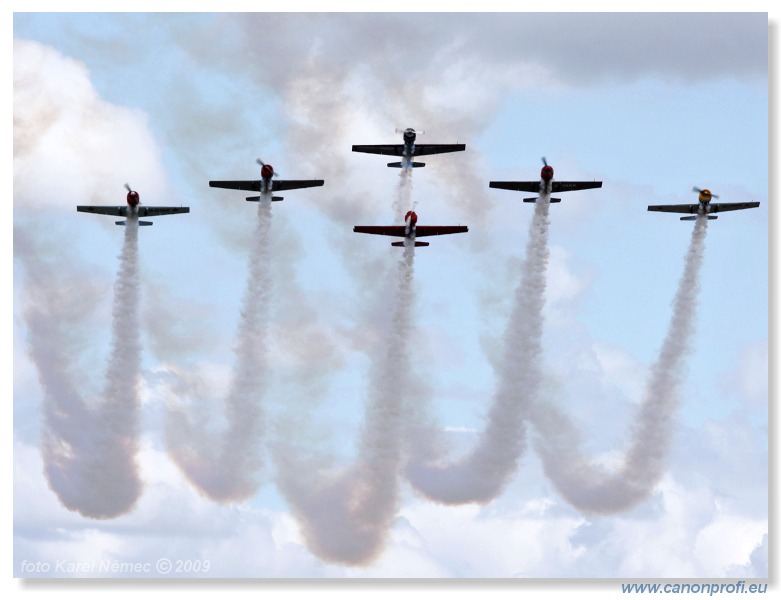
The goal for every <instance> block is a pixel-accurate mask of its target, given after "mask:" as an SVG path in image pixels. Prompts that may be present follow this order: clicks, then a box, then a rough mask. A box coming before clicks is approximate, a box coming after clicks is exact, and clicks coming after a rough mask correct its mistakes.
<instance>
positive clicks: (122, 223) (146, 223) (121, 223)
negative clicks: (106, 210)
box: [114, 221, 154, 227]
mask: <svg viewBox="0 0 781 600" xmlns="http://www.w3.org/2000/svg"><path fill="white" fill-rule="evenodd" d="M126 222H127V221H114V224H115V225H122V226H123V227H124V226H125V223H126ZM144 225H147V226H149V225H154V223H152V221H139V222H138V226H139V227H142V226H144Z"/></svg>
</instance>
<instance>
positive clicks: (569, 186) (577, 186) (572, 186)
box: [551, 181, 602, 194]
mask: <svg viewBox="0 0 781 600" xmlns="http://www.w3.org/2000/svg"><path fill="white" fill-rule="evenodd" d="M601 187H602V182H601V181H551V193H554V194H555V193H559V192H574V191H577V190H591V189H594V188H601Z"/></svg>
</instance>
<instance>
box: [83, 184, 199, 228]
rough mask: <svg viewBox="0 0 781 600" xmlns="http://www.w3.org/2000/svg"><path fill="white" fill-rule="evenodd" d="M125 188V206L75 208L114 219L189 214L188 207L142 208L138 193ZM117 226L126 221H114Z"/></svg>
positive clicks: (144, 222)
mask: <svg viewBox="0 0 781 600" xmlns="http://www.w3.org/2000/svg"><path fill="white" fill-rule="evenodd" d="M125 188H127V206H77V207H76V210H77V211H79V212H88V213H95V214H98V215H112V216H114V217H126V218H128V219H136V220H138V217H160V216H163V215H176V214H181V213H188V212H190V207H189V206H144V205H142V204H141V201H140V199H139V196H138V192H136V191H133V190H132V189H130V186H129V185H128V184H127V183H126V184H125ZM115 223H116V224H117V225H124V224H125V223H126V221H115ZM138 224H139V226H140V225H154V223H152V221H138Z"/></svg>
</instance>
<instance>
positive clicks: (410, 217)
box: [353, 211, 469, 247]
mask: <svg viewBox="0 0 781 600" xmlns="http://www.w3.org/2000/svg"><path fill="white" fill-rule="evenodd" d="M353 231H354V232H355V233H371V234H374V235H392V236H395V237H403V238H405V239H404V241H403V242H392V243H391V246H398V247H406V246H428V245H429V244H428V242H418V241H417V240H416V238H419V237H424V236H428V235H447V234H449V233H466V232H467V231H469V228H468V227H467V226H466V225H420V226H418V215H417V214H415V212H414V211H409V212H407V214H406V215H405V216H404V225H356V226H355V227H353Z"/></svg>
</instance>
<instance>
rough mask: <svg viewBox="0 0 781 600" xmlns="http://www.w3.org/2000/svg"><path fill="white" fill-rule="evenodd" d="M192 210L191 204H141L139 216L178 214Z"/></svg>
mask: <svg viewBox="0 0 781 600" xmlns="http://www.w3.org/2000/svg"><path fill="white" fill-rule="evenodd" d="M188 212H190V207H189V206H139V207H138V216H139V217H161V216H163V215H178V214H182V213H188Z"/></svg>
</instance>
